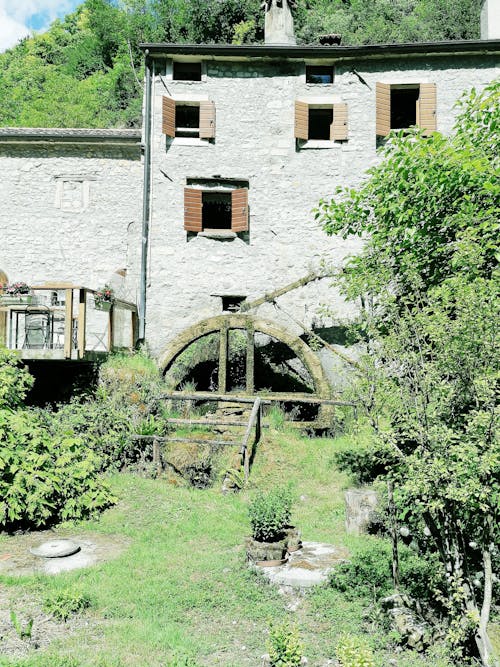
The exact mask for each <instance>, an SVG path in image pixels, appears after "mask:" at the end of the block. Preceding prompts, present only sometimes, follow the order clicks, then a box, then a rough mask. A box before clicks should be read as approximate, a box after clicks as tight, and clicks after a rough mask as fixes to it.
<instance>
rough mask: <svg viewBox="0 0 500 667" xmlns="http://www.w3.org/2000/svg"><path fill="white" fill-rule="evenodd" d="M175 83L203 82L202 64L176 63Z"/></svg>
mask: <svg viewBox="0 0 500 667" xmlns="http://www.w3.org/2000/svg"><path fill="white" fill-rule="evenodd" d="M174 81H201V63H177V62H174Z"/></svg>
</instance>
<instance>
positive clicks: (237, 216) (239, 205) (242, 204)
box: [231, 188, 248, 233]
mask: <svg viewBox="0 0 500 667" xmlns="http://www.w3.org/2000/svg"><path fill="white" fill-rule="evenodd" d="M231 209H232V210H231V230H232V231H233V232H236V233H239V232H246V231H247V230H248V189H247V188H238V189H237V190H233V191H232V192H231Z"/></svg>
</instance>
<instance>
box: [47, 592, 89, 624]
mask: <svg viewBox="0 0 500 667" xmlns="http://www.w3.org/2000/svg"><path fill="white" fill-rule="evenodd" d="M90 602H91V600H90V597H89V596H88V595H86V594H85V593H81V592H80V591H77V590H75V589H73V588H63V589H62V590H59V591H55V592H53V593H51V594H50V595H48V596H47V597H46V598H45V600H44V602H43V609H44V611H46V612H47V613H48V614H50V615H51V616H53V617H54V618H56V619H57V620H59V621H67V620H68V618H69V617H70V616H72V615H73V614H78V613H80V612H82V611H84V610H85V609H88V607H90Z"/></svg>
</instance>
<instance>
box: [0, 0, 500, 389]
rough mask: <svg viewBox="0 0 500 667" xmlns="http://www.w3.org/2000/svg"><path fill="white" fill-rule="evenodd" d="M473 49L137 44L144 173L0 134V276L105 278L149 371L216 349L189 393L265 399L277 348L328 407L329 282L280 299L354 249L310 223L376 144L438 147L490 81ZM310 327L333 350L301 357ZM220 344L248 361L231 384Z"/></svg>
mask: <svg viewBox="0 0 500 667" xmlns="http://www.w3.org/2000/svg"><path fill="white" fill-rule="evenodd" d="M284 4H285V5H286V2H285V3H284ZM487 5H488V3H487V2H486V4H485V6H486V10H487ZM486 10H485V11H486ZM483 14H484V12H483ZM483 24H484V25H485V26H486V28H485V29H488V30H490V34H492V35H495V37H497V36H498V35H496V34H495V33H494V32H492V31H493V30H494V28H495V22H494V21H493V20H492V19H489V22H488V21H487V20H483ZM281 29H282V28H281ZM282 34H283V31H282V33H281V35H282ZM488 37H489V35H488V34H484V39H482V40H478V41H466V42H441V43H421V44H411V45H405V44H403V45H375V46H364V47H348V46H345V47H344V46H296V45H295V44H293V43H284V44H283V43H274V42H273V38H272V36H269V35H267V36H266V43H265V44H264V45H258V46H257V45H252V46H232V45H185V44H183V45H180V44H145V45H143V49H144V52H145V60H146V84H145V97H144V124H143V131H142V152H143V156H142V160H140V148H139V144H138V136H137V133H136V132H135V131H123V130H98V131H90V130H72V131H65V130H19V129H18V130H15V129H6V128H3V129H0V156H1V159H0V170H1V172H2V177H1V178H2V198H3V204H2V214H1V215H2V223H1V224H2V228H3V231H2V246H1V252H0V269H2V270H4V271H5V272H6V273H7V274H8V275H9V278H14V277H16V278H19V279H23V280H27V281H46V280H53V279H58V280H63V279H69V280H72V281H77V280H78V281H81V282H82V283H84V284H86V285H90V286H91V287H95V286H97V285H99V284H102V283H103V282H109V281H110V280H111V276H113V275H114V274H115V275H119V276H120V279H116V284H117V285H118V287H119V289H121V290H123V295H124V297H126V298H128V299H129V300H132V301H135V302H136V303H138V304H139V329H138V335H139V338H141V339H145V340H146V342H147V343H148V345H149V347H150V349H151V351H152V353H153V354H154V356H155V357H156V358H157V359H158V360H159V364H160V365H161V367H162V368H164V369H168V367H169V366H170V364H171V363H172V361H173V360H174V359H176V358H178V355H179V354H181V353H182V351H183V350H184V349H185V348H186V347H187V346H188V345H189V344H190V343H191V342H192V341H194V340H200V338H202V337H203V336H209V335H211V336H214V335H215V336H217V340H218V343H217V344H218V345H219V349H220V359H219V363H218V365H217V364H215V365H213V366H212V367H210V368H211V370H210V373H208V374H207V376H206V382H207V386H200V387H199V388H202V389H207V388H217V387H218V389H219V390H220V391H225V390H230V389H234V388H236V386H238V385H241V384H243V385H244V386H245V387H246V389H247V390H248V391H252V390H254V389H265V388H267V389H279V388H280V387H278V385H276V386H274V385H273V381H272V380H270V379H266V377H264V378H263V377H259V378H256V372H255V368H254V366H255V364H256V363H257V362H256V357H257V356H258V355H259V354H261V362H262V363H264V361H267V362H268V363H270V364H271V366H273V357H272V352H271V351H270V350H271V348H272V347H273V343H275V344H276V345H275V348H276V349H278V348H280V349H281V350H282V349H283V348H286V349H289V350H291V353H290V355H289V358H287V355H286V354H285V355H284V357H283V354H282V355H281V361H283V358H285V361H286V363H287V364H288V366H289V369H290V370H291V372H292V374H293V373H295V374H296V376H297V377H298V378H299V379H301V380H302V381H303V382H302V384H303V386H304V387H306V386H308V387H309V389H314V390H315V391H316V392H317V393H321V394H326V393H328V391H329V389H328V383H327V379H328V380H329V381H330V382H333V384H334V386H335V383H336V382H337V380H338V371H339V359H341V358H342V354H343V353H344V351H345V350H344V348H343V347H342V342H343V341H342V339H341V338H339V337H338V335H337V334H338V331H337V329H336V328H335V327H334V326H333V322H332V320H330V319H329V317H327V316H325V315H324V314H323V309H322V306H324V305H327V306H329V307H331V308H332V310H333V312H334V314H335V315H336V316H339V317H345V316H348V315H349V308H348V307H347V305H346V304H345V303H344V302H343V301H342V299H341V298H340V297H339V295H338V294H336V292H335V291H334V289H333V288H332V287H331V285H330V281H329V280H328V279H327V278H323V279H321V278H319V279H316V280H309V279H307V280H304V281H302V283H301V284H300V285H299V286H297V287H296V288H295V289H291V290H289V291H286V290H285V289H284V288H286V287H287V286H288V285H290V284H293V283H295V282H296V281H298V280H300V279H302V278H305V277H306V276H309V277H310V276H311V274H314V275H321V274H322V272H323V271H324V266H329V267H331V266H339V265H340V264H341V263H342V261H343V260H344V258H345V257H346V255H348V254H352V253H354V252H356V250H357V249H358V248H359V241H356V240H349V241H344V240H342V239H339V238H330V237H327V236H326V235H325V234H324V232H323V231H322V230H321V229H320V228H319V227H318V225H317V223H316V222H315V220H314V216H313V214H312V213H311V211H312V209H313V208H314V207H315V206H316V205H317V203H318V201H319V200H320V199H321V198H324V197H329V196H331V194H332V193H333V192H334V190H335V188H336V187H337V186H352V187H355V186H356V185H358V184H359V183H360V181H361V180H362V178H363V174H364V173H365V171H366V169H367V168H368V167H369V166H370V165H372V164H373V163H374V162H375V161H376V160H377V153H376V150H377V146H378V145H380V143H381V142H383V141H384V138H385V137H386V135H387V134H388V133H389V131H390V130H391V129H393V128H404V127H409V126H411V125H419V126H420V127H422V128H423V129H424V131H425V132H432V131H433V130H439V131H441V132H444V133H447V132H449V131H450V129H451V127H452V125H453V121H454V118H455V115H456V108H455V104H456V102H457V100H458V99H459V98H460V96H461V95H462V93H463V92H464V91H466V90H468V89H470V88H471V87H473V86H475V87H477V88H481V87H483V86H485V85H486V84H488V83H489V82H490V81H492V80H493V79H495V78H496V77H497V76H498V72H499V69H498V66H499V60H498V55H499V52H500V40H498V39H489V38H488ZM279 39H283V40H284V41H288V42H293V39H292V40H290V39H288V40H287V37H286V35H285V37H284V38H283V37H280V38H279ZM116 271H119V274H116ZM120 281H121V282H120ZM280 290H282V291H283V292H284V293H283V294H282V295H279V292H280ZM274 293H276V294H275V298H272V295H273V294H274ZM269 294H271V298H268V299H265V298H262V297H264V296H265V295H269ZM311 329H312V330H316V331H318V332H320V333H321V335H322V336H323V337H325V338H326V339H327V340H329V341H330V343H331V347H330V348H323V349H322V350H320V351H318V350H316V349H315V346H314V345H313V346H311V345H309V342H310V338H308V336H307V332H308V331H309V330H311ZM234 330H239V331H240V332H243V339H244V340H245V341H246V342H245V343H242V340H243V339H242V338H241V335H240V338H239V339H238V340H233V341H232V339H231V335H232V334H231V333H230V332H231V331H234ZM228 331H229V333H228ZM232 344H234V345H236V346H238V345H239V346H240V347H241V345H242V344H243V345H245V346H246V348H247V350H246V371H245V370H244V371H243V372H242V373H241V372H240V378H239V380H238V381H236V382H234V381H231V380H229V379H228V375H227V366H228V365H230V364H231V351H230V348H231V345H232ZM228 346H229V352H228ZM259 350H260V352H259ZM263 350H267V352H266V354H264V356H262V351H263ZM337 353H338V354H337ZM264 357H265V359H264ZM207 368H208V367H207ZM214 373H215V377H214ZM209 376H210V378H209ZM202 384H203V383H202ZM278 384H279V383H278ZM299 384H300V382H299Z"/></svg>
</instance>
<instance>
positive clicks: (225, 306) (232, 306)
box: [221, 295, 246, 313]
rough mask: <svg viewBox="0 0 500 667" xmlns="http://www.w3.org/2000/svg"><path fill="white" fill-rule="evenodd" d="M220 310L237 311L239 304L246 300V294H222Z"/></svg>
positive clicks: (239, 308)
mask: <svg viewBox="0 0 500 667" xmlns="http://www.w3.org/2000/svg"><path fill="white" fill-rule="evenodd" d="M221 299H222V310H223V311H225V312H230V313H239V312H240V310H241V304H242V303H243V302H244V301H246V296H232V295H231V296H223V297H221Z"/></svg>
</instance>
